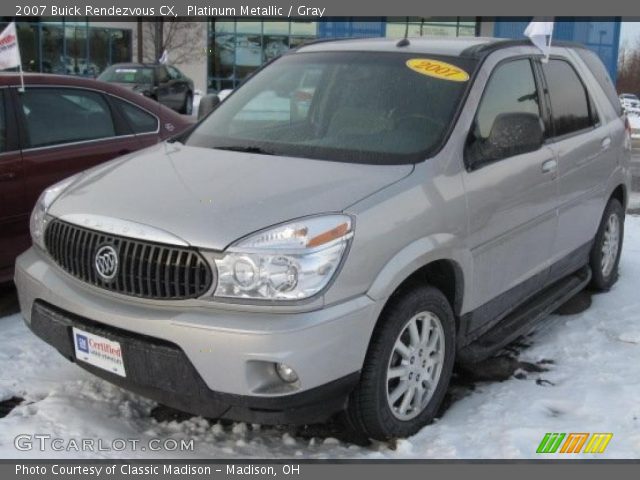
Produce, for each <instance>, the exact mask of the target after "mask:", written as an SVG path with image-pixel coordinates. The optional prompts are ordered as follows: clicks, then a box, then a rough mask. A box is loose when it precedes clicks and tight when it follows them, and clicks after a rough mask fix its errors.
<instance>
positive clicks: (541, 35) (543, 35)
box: [524, 22, 553, 61]
mask: <svg viewBox="0 0 640 480" xmlns="http://www.w3.org/2000/svg"><path fill="white" fill-rule="evenodd" d="M524 34H525V36H527V37H529V39H530V40H531V43H533V44H534V45H535V46H536V47H538V48H539V49H540V51H541V52H542V53H544V57H545V58H544V61H547V60H548V59H549V50H550V48H551V37H552V35H553V22H531V23H529V25H527V28H526V29H525V31H524Z"/></svg>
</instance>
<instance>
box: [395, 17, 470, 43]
mask: <svg viewBox="0 0 640 480" xmlns="http://www.w3.org/2000/svg"><path fill="white" fill-rule="evenodd" d="M405 33H406V34H407V36H408V37H426V36H438V37H474V36H476V21H475V19H473V18H466V17H454V18H451V19H442V18H441V17H438V18H434V17H390V18H388V19H387V30H386V36H387V37H388V38H402V37H404V36H405Z"/></svg>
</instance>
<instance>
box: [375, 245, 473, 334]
mask: <svg viewBox="0 0 640 480" xmlns="http://www.w3.org/2000/svg"><path fill="white" fill-rule="evenodd" d="M447 240H448V241H447ZM454 240H455V238H454V237H452V236H449V235H447V236H442V237H440V238H430V239H422V240H418V241H417V242H414V243H412V244H411V245H409V246H408V247H406V248H405V249H403V250H402V251H401V252H399V253H398V254H397V255H396V256H394V257H393V258H392V259H391V260H390V261H389V262H388V263H387V264H386V265H385V267H384V268H383V269H382V271H381V272H380V274H379V275H378V277H377V278H376V280H375V281H374V283H373V284H372V286H371V288H370V289H369V291H368V292H367V293H368V295H369V296H370V297H371V298H373V299H376V300H385V303H388V301H389V299H391V298H392V297H394V296H396V295H398V294H400V293H402V292H403V291H404V290H405V289H407V288H411V287H412V286H414V285H416V284H422V285H425V284H429V285H431V286H433V287H435V288H438V289H439V290H440V291H441V292H442V293H443V294H444V295H445V297H446V298H447V300H448V301H449V303H450V305H451V308H452V309H453V312H454V315H455V317H456V319H458V318H459V317H460V316H461V314H462V313H463V311H464V304H465V299H467V296H468V295H467V290H468V288H469V285H468V282H467V281H466V280H465V279H468V278H470V277H471V276H470V272H469V270H470V269H471V265H472V263H471V254H470V252H469V251H466V250H463V249H460V248H455V247H454V246H453V245H449V246H447V248H442V249H438V250H434V249H433V246H434V245H439V246H443V244H446V243H449V244H451V243H453V242H454ZM456 323H458V321H457V320H456Z"/></svg>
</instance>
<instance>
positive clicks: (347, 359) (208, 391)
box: [15, 248, 381, 424]
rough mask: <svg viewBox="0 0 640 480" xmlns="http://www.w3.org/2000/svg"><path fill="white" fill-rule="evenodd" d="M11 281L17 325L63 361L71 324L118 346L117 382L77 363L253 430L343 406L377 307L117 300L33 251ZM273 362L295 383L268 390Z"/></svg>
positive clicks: (362, 300) (274, 380) (68, 353)
mask: <svg viewBox="0 0 640 480" xmlns="http://www.w3.org/2000/svg"><path fill="white" fill-rule="evenodd" d="M15 283H16V286H17V288H18V295H19V299H20V307H21V310H22V313H23V316H24V318H25V321H26V323H27V325H29V327H30V328H31V329H32V330H33V331H34V333H36V334H37V335H38V336H40V337H41V338H43V339H44V340H45V341H47V342H48V343H50V344H52V345H53V346H55V347H56V348H57V349H58V350H59V351H60V352H61V353H62V354H63V355H64V356H65V357H66V358H68V359H69V360H71V361H75V354H74V350H73V343H72V340H71V338H72V337H71V327H72V326H77V327H78V328H81V329H83V330H86V331H89V332H94V333H96V334H98V335H102V336H105V337H107V338H109V339H112V340H115V341H118V342H120V343H121V345H122V350H123V358H124V363H125V368H126V369H127V377H126V378H122V377H119V376H118V375H115V374H113V373H110V372H108V371H106V370H102V369H99V368H96V367H93V366H91V365H89V364H86V363H84V362H78V364H79V365H80V366H82V367H83V368H85V369H87V370H89V371H91V372H92V373H94V374H96V375H98V376H100V377H102V378H105V379H106V380H108V381H110V382H112V383H115V384H117V385H121V386H122V387H124V388H126V389H129V390H132V391H135V392H137V393H140V394H142V395H144V396H146V397H149V398H151V399H154V400H156V401H158V402H161V403H164V404H166V405H169V406H171V407H174V408H178V409H180V410H184V411H188V412H190V413H194V414H200V415H204V416H207V417H216V418H218V417H223V418H229V419H233V420H240V421H247V422H255V423H272V424H273V423H311V422H316V421H323V420H325V419H326V418H328V417H329V416H330V415H331V414H333V413H335V412H337V411H339V410H340V409H341V408H343V407H344V406H345V404H346V399H347V397H348V394H349V393H350V391H351V390H352V389H353V387H354V386H355V384H356V383H357V381H358V378H359V373H358V372H359V370H360V368H361V366H362V363H363V361H364V357H365V354H366V350H367V346H368V343H369V338H370V336H371V332H372V331H373V327H374V325H375V321H376V319H377V317H378V314H379V311H380V309H381V306H380V305H379V304H377V303H375V302H373V301H372V300H371V299H369V298H368V297H359V298H356V299H353V300H350V301H348V302H345V303H342V304H339V305H335V306H331V307H325V308H323V309H320V310H316V311H311V312H298V313H286V314H283V313H273V312H271V311H269V310H267V311H265V312H256V311H252V312H242V311H238V310H235V311H234V310H226V309H222V308H220V307H218V308H216V307H214V306H213V305H212V306H211V307H209V306H207V307H201V306H193V305H189V304H187V303H180V302H164V303H162V302H150V301H142V300H136V299H128V298H127V299H123V298H120V297H118V296H114V295H112V294H109V293H103V292H101V291H96V289H93V288H91V287H89V286H85V285H84V284H82V283H81V282H79V281H78V280H76V279H74V278H72V277H70V276H69V275H67V274H66V273H65V272H63V271H62V270H61V269H59V268H58V267H56V266H55V265H52V264H51V263H50V262H49V261H48V260H47V259H46V258H45V254H43V253H41V252H40V251H37V250H35V249H33V248H32V249H30V250H28V251H27V252H25V253H24V254H22V255H21V256H20V257H18V259H17V262H16V273H15ZM277 362H283V363H286V364H287V365H289V366H291V367H292V368H294V369H295V370H296V372H297V373H298V376H299V378H300V381H299V383H297V384H295V385H294V386H292V385H287V384H284V383H281V384H278V382H281V381H280V380H279V379H278V377H277V375H276V374H275V370H274V369H273V368H272V366H273V364H274V363H277ZM269 366H271V368H269Z"/></svg>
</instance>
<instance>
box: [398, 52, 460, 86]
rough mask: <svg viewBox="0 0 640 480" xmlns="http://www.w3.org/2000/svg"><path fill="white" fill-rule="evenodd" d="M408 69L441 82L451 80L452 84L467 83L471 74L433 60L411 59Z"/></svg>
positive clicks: (408, 62)
mask: <svg viewBox="0 0 640 480" xmlns="http://www.w3.org/2000/svg"><path fill="white" fill-rule="evenodd" d="M407 67H409V68H410V69H411V70H413V71H414V72H418V73H421V74H422V75H427V76H429V77H434V78H439V79H441V80H449V81H451V82H466V81H467V80H469V74H468V73H467V72H465V71H464V70H462V69H461V68H458V67H456V66H455V65H451V64H450V63H445V62H441V61H440V60H433V59H431V58H411V59H409V60H407Z"/></svg>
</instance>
